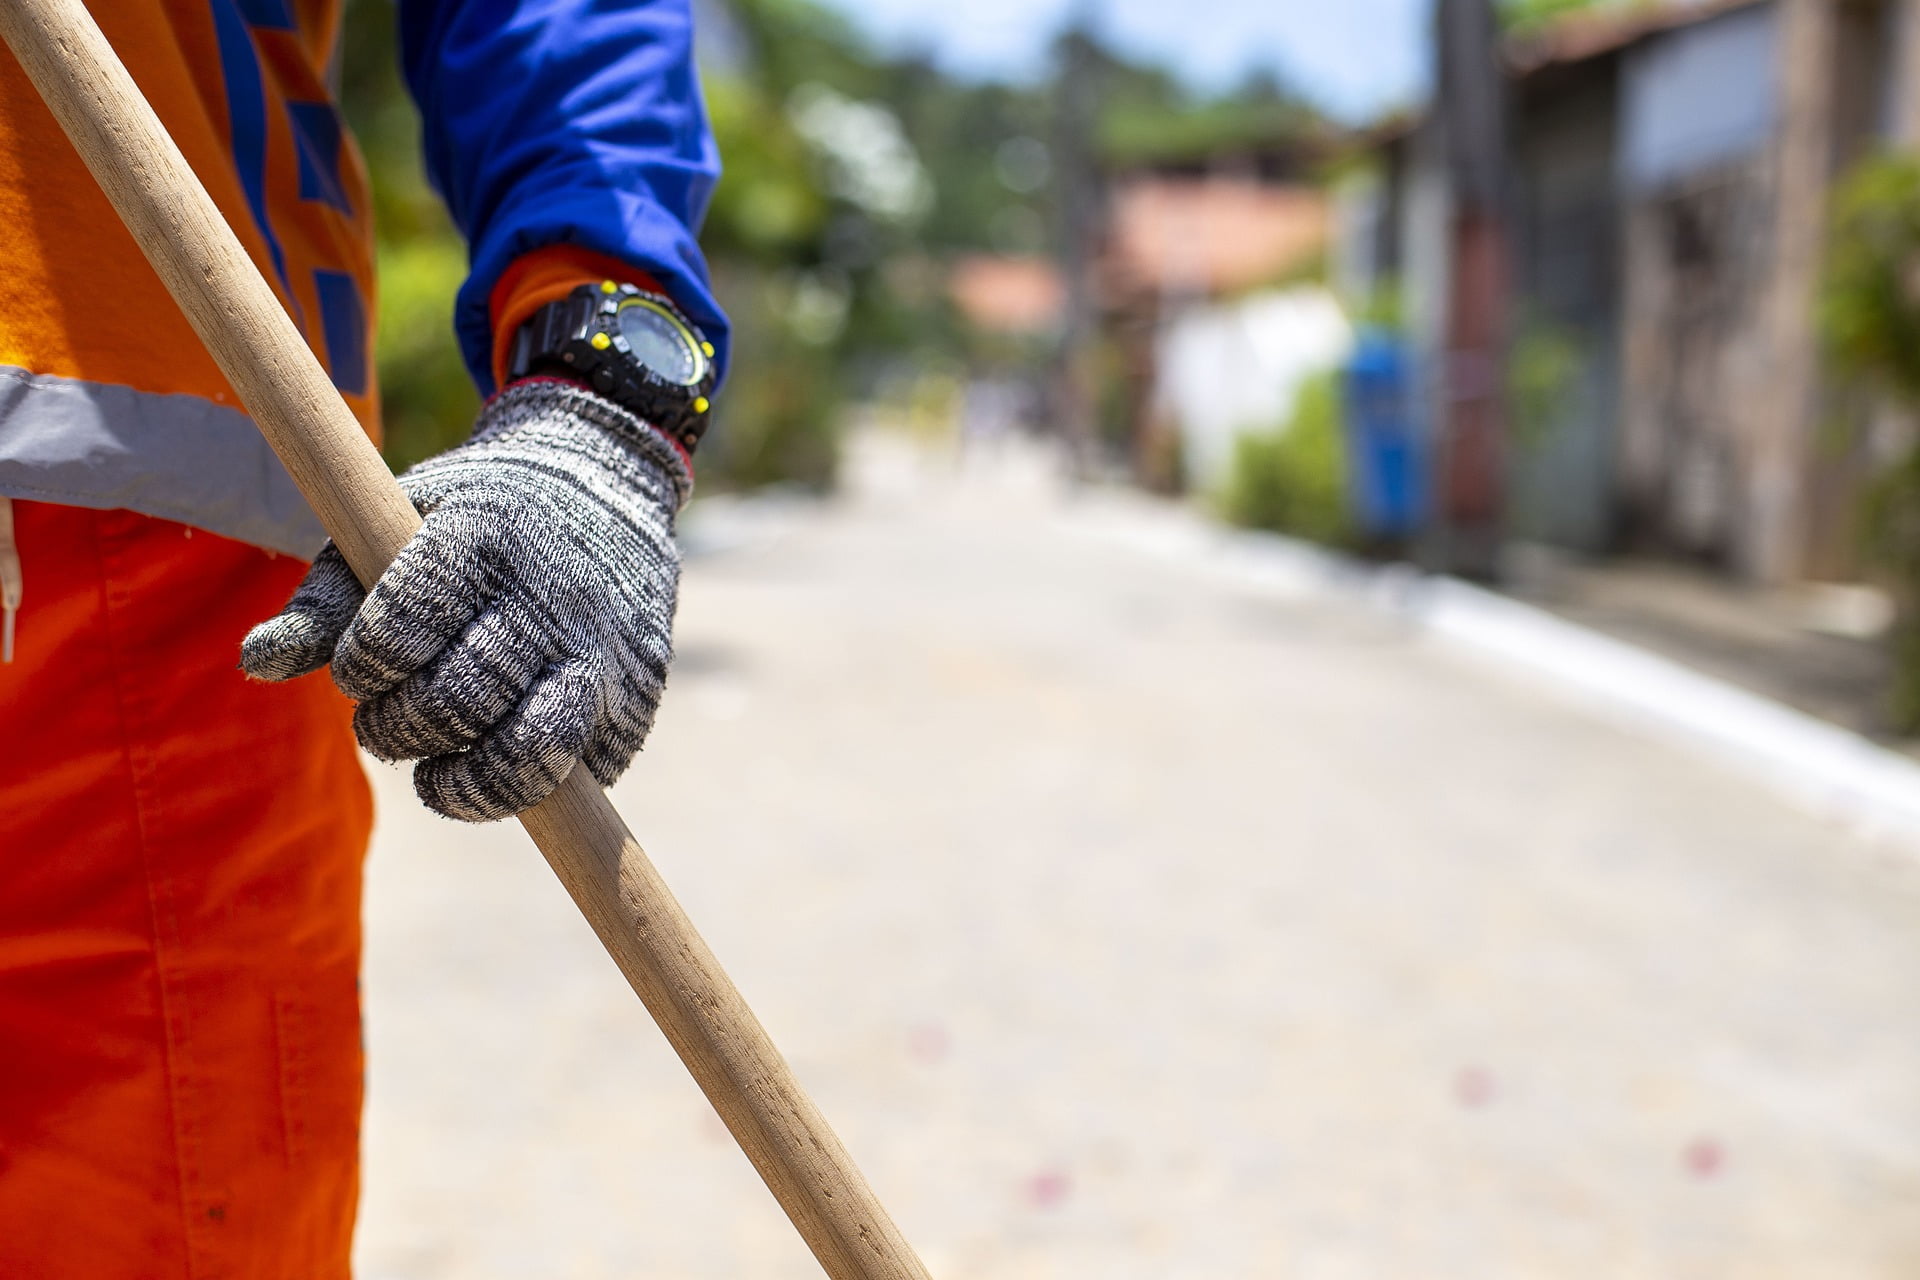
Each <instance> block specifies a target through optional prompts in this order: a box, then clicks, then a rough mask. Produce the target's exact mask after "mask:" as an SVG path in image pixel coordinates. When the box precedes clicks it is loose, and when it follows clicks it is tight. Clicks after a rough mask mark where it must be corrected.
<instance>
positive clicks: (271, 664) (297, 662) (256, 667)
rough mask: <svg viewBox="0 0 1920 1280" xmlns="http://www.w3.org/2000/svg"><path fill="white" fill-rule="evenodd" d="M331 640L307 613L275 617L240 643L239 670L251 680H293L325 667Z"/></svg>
mask: <svg viewBox="0 0 1920 1280" xmlns="http://www.w3.org/2000/svg"><path fill="white" fill-rule="evenodd" d="M333 641H334V637H333V635H332V633H330V632H329V631H328V630H327V628H325V627H323V626H322V625H321V624H320V622H319V620H318V619H316V618H314V617H313V616H312V615H310V614H307V613H301V612H293V611H289V612H287V613H282V614H278V615H276V616H274V617H271V618H268V619H267V620H266V621H265V622H262V623H261V624H260V625H259V626H257V627H255V628H254V629H253V630H251V631H249V632H247V635H246V638H245V639H243V640H242V641H241V642H240V670H242V671H243V672H245V673H246V674H247V675H248V676H249V677H250V678H252V679H254V680H266V681H271V682H274V683H278V682H280V681H283V680H292V679H296V678H297V677H299V676H304V675H307V674H309V673H311V672H314V671H318V670H319V669H320V668H321V667H324V666H326V665H327V662H328V660H329V659H331V658H332V657H333Z"/></svg>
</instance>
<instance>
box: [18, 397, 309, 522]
mask: <svg viewBox="0 0 1920 1280" xmlns="http://www.w3.org/2000/svg"><path fill="white" fill-rule="evenodd" d="M0 494H4V495H5V496H7V497H10V498H27V499H31V500H37V501H41V502H59V503H64V504H66V505H67V506H72V507H102V508H104V507H125V508H127V509H128V510H131V511H138V512H140V513H141V514H142V515H149V516H159V517H160V518H161V519H164V520H178V521H180V522H181V523H182V524H190V525H193V526H194V527H196V528H200V529H206V530H208V531H209V532H212V533H218V534H222V535H224V536H225V537H229V538H237V539H238V540H240V541H241V542H250V543H252V544H253V545H255V546H259V547H271V548H272V549H274V550H275V551H285V552H288V553H289V554H292V555H297V556H301V557H311V556H312V555H313V554H314V553H315V552H317V551H318V550H319V549H320V544H321V543H322V542H323V541H325V540H326V534H325V533H324V532H322V531H321V528H320V521H319V520H318V519H316V518H315V517H314V514H313V511H312V509H311V508H309V507H308V506H307V500H306V499H305V498H302V497H301V496H300V491H299V490H298V489H295V488H294V487H293V479H292V477H290V476H288V475H287V472H286V468H284V467H282V466H281V465H280V460H279V459H278V458H276V457H274V456H273V451H272V450H271V449H269V448H267V442H266V441H265V440H264V439H262V438H261V436H260V433H259V431H257V430H256V429H255V428H254V425H253V420H252V419H250V418H248V417H247V415H246V414H244V413H241V412H240V411H239V410H238V409H230V408H227V407H226V406H225V405H218V404H215V403H213V402H212V401H211V400H204V399H202V398H200V397H199V396H187V395H158V394H155V393H153V392H149V391H135V390H134V389H133V388H132V387H116V386H112V385H110V384H108V383H103V382H84V381H81V380H79V379H77V378H56V377H52V376H49V375H47V374H42V373H29V372H28V371H27V370H25V369H17V368H14V367H12V366H9V365H0Z"/></svg>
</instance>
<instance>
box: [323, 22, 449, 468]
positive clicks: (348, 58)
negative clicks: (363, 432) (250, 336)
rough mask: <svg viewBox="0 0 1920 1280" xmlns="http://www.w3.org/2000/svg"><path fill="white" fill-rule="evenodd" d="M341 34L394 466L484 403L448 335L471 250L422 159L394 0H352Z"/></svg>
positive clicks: (443, 442)
mask: <svg viewBox="0 0 1920 1280" xmlns="http://www.w3.org/2000/svg"><path fill="white" fill-rule="evenodd" d="M344 35H345V39H344V43H343V47H342V51H341V61H340V65H341V88H340V105H341V109H342V111H343V112H344V114H345V115H346V118H347V123H348V125H349V126H350V127H351V129H352V132H353V134H354V136H355V137H356V138H357V139H358V140H359V144H360V151H361V155H362V156H363V157H364V158H365V161H366V165H367V169H368V176H369V178H370V179H371V181H372V188H373V225H374V236H375V242H376V256H377V262H378V265H379V278H378V281H377V284H378V299H379V302H378V307H377V310H376V326H377V327H376V331H375V332H376V342H377V347H376V357H377V367H378V370H379V378H380V401H381V416H382V418H383V419H384V420H385V423H386V442H385V445H384V448H383V450H382V452H383V453H384V454H385V455H386V459H387V462H388V464H389V465H391V466H392V467H393V468H394V469H395V470H396V471H397V470H402V469H404V468H406V467H408V466H411V465H412V464H413V463H415V462H418V461H419V460H420V459H422V458H425V457H428V456H430V455H432V454H435V453H438V452H440V451H441V450H443V449H447V448H450V447H452V446H453V445H456V444H458V443H460V441H462V440H464V439H465V438H466V436H467V433H468V432H469V431H471V430H472V428H473V415H474V414H475V412H477V411H478V409H479V407H480V398H479V396H478V395H477V394H476V393H475V391H474V388H473V382H472V380H471V378H469V376H468V374H467V369H466V364H465V362H464V361H463V360H462V359H461V357H460V348H459V345H458V344H457V343H456V342H455V341H454V337H453V295H454V293H455V291H457V290H458V289H459V287H460V284H461V282H462V281H463V280H465V279H466V275H467V251H466V246H465V244H464V243H462V241H461V239H460V234H459V232H457V231H455V230H454V227H453V223H452V222H451V220H449V219H448V217H447V213H446V209H445V208H444V207H443V206H442V205H441V203H440V198H439V196H437V195H436V194H434V191H433V188H432V187H431V186H430V185H429V184H428V182H427V179H426V174H425V172H424V170H423V169H422V167H421V161H420V122H419V116H418V115H417V113H416V112H415V111H414V108H413V102H412V100H411V99H410V98H409V97H408V96H407V92H406V87H405V85H404V84H402V82H401V79H400V63H399V48H398V36H397V29H396V24H395V16H394V10H393V2H392V0H352V3H350V4H349V6H348V8H347V15H346V27H345V32H344Z"/></svg>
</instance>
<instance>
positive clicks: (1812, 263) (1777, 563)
mask: <svg viewBox="0 0 1920 1280" xmlns="http://www.w3.org/2000/svg"><path fill="white" fill-rule="evenodd" d="M1777 12H1778V22H1779V24H1780V25H1779V35H1778V41H1779V58H1780V62H1779V67H1778V71H1779V86H1780V89H1779V95H1780V96H1779V102H1780V125H1779V137H1778V141H1777V144H1776V151H1775V157H1776V160H1775V167H1774V193H1775V194H1774V222H1773V266H1772V272H1771V275H1770V278H1769V279H1768V282H1767V288H1766V294H1765V297H1764V300H1763V304H1762V305H1763V306H1764V307H1765V308H1766V310H1765V322H1766V326H1767V331H1768V342H1767V346H1768V351H1769V355H1770V359H1769V361H1768V367H1767V370H1766V372H1765V374H1764V375H1763V376H1764V377H1765V378H1766V381H1767V383H1768V389H1767V394H1766V396H1764V397H1759V398H1756V401H1757V403H1759V404H1762V405H1764V406H1765V408H1764V412H1763V414H1762V417H1761V420H1760V421H1759V422H1758V423H1756V424H1755V425H1756V426H1757V427H1758V430H1756V431H1755V433H1754V437H1753V440H1754V446H1753V457H1752V464H1751V465H1752V470H1751V472H1750V474H1749V478H1748V490H1747V504H1746V521H1745V524H1746V528H1745V530H1744V531H1743V536H1742V547H1741V560H1742V562H1743V563H1742V568H1743V569H1745V571H1746V572H1747V573H1748V574H1749V575H1751V576H1752V577H1754V578H1756V579H1758V580H1760V581H1762V582H1787V581H1791V580H1792V579H1793V578H1795V577H1797V576H1798V575H1799V574H1800V572H1801V570H1802V567H1803V565H1804V564H1805V561H1806V555H1807V538H1808V533H1809V507H1808V502H1809V494H1808V486H1809V480H1810V477H1809V469H1810V464H1811V456H1810V451H1811V449H1812V447H1813V434H1814V421H1815V416H1816V414H1817V412H1818V399H1819V390H1820V353H1819V345H1820V341H1819V333H1818V331H1817V329H1816V327H1815V317H1814V302H1815V294H1816V291H1817V290H1818V288H1819V282H1820V270H1821V265H1822V263H1823V261H1824V257H1825V248H1826V234H1827V200H1828V194H1829V189H1830V188H1831V186H1832V182H1833V99H1834V93H1833V70H1834V56H1835V40H1836V34H1837V32H1836V21H1835V14H1834V4H1833V0H1779V7H1778V10H1777Z"/></svg>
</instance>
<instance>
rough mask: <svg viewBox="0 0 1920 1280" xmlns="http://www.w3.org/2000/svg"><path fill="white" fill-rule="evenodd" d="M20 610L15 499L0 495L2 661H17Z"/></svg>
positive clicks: (0, 637)
mask: <svg viewBox="0 0 1920 1280" xmlns="http://www.w3.org/2000/svg"><path fill="white" fill-rule="evenodd" d="M19 611H20V544H19V543H17V542H15V541H14V539H13V499H12V498H8V497H0V662H12V661H13V617H14V615H15V614H16V613H18V612H19Z"/></svg>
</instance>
